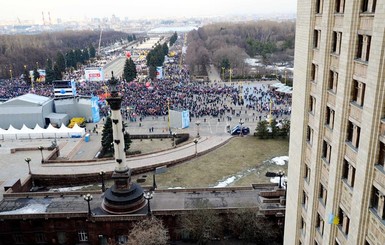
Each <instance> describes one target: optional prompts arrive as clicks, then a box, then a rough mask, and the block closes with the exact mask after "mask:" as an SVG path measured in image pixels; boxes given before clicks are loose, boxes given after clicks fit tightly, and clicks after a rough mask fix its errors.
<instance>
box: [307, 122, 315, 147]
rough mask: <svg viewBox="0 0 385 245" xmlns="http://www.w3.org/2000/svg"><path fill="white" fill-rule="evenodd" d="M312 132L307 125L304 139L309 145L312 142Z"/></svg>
mask: <svg viewBox="0 0 385 245" xmlns="http://www.w3.org/2000/svg"><path fill="white" fill-rule="evenodd" d="M313 134H314V130H313V129H312V128H311V127H310V126H307V132H306V140H307V142H308V143H309V144H310V145H311V144H313Z"/></svg>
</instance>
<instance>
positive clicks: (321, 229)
mask: <svg viewBox="0 0 385 245" xmlns="http://www.w3.org/2000/svg"><path fill="white" fill-rule="evenodd" d="M316 229H317V230H318V232H319V233H320V234H321V235H323V234H324V220H323V219H322V217H321V215H320V214H319V213H317V219H316Z"/></svg>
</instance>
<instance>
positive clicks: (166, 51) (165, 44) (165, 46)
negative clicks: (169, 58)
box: [162, 43, 168, 55]
mask: <svg viewBox="0 0 385 245" xmlns="http://www.w3.org/2000/svg"><path fill="white" fill-rule="evenodd" d="M162 49H163V54H164V55H167V54H168V46H167V43H163V45H162Z"/></svg>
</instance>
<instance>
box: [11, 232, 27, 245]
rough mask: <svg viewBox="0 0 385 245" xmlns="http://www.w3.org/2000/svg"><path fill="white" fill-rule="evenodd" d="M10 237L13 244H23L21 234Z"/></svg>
mask: <svg viewBox="0 0 385 245" xmlns="http://www.w3.org/2000/svg"><path fill="white" fill-rule="evenodd" d="M12 237H13V241H14V242H15V244H24V237H23V234H13V235H12Z"/></svg>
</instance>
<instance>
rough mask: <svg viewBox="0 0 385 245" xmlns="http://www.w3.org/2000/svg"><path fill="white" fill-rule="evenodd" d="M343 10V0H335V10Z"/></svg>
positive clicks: (341, 11) (339, 12)
mask: <svg viewBox="0 0 385 245" xmlns="http://www.w3.org/2000/svg"><path fill="white" fill-rule="evenodd" d="M344 10H345V0H336V2H335V12H336V13H338V14H343V13H344Z"/></svg>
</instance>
